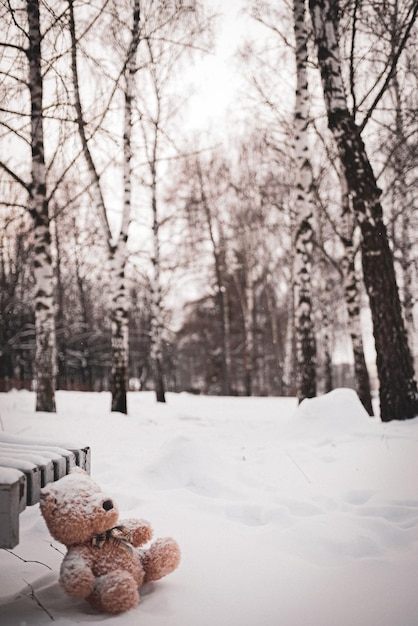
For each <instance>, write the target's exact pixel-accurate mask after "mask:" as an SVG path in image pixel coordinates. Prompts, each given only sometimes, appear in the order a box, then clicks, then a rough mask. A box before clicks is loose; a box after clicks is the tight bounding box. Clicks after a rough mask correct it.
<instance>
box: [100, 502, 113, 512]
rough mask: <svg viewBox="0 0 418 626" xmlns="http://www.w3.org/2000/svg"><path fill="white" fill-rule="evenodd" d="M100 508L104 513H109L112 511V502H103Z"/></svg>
mask: <svg viewBox="0 0 418 626" xmlns="http://www.w3.org/2000/svg"><path fill="white" fill-rule="evenodd" d="M102 507H103V508H104V510H105V511H110V510H111V509H113V502H112V500H105V501H104V502H103V504H102Z"/></svg>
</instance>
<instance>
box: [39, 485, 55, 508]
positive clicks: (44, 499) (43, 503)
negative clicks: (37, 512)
mask: <svg viewBox="0 0 418 626" xmlns="http://www.w3.org/2000/svg"><path fill="white" fill-rule="evenodd" d="M49 487H50V486H49V485H47V486H46V487H44V488H43V489H41V500H40V503H39V505H40V507H41V512H42V515H48V514H50V513H52V511H53V510H54V509H55V506H56V504H57V500H56V498H55V496H54V494H53V493H52V491H51V489H49Z"/></svg>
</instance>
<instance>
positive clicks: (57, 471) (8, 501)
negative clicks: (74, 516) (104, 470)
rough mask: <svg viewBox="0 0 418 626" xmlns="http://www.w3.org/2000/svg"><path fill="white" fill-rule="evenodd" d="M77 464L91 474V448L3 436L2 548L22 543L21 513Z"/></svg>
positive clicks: (0, 457) (0, 442)
mask: <svg viewBox="0 0 418 626" xmlns="http://www.w3.org/2000/svg"><path fill="white" fill-rule="evenodd" d="M75 465H78V466H79V467H81V468H82V469H84V470H86V472H88V473H90V448H89V447H88V446H86V447H80V446H79V445H77V444H74V443H69V442H57V441H54V442H50V441H45V440H43V439H35V438H26V437H19V436H17V435H9V434H6V433H3V432H1V433H0V548H14V547H15V546H16V545H17V544H18V543H19V513H21V512H22V511H23V510H24V509H25V507H26V506H31V505H33V504H36V503H38V502H39V500H40V492H41V489H42V487H44V486H45V485H47V484H48V483H50V482H53V481H55V480H59V479H60V478H62V476H65V475H66V474H68V473H69V472H70V470H71V468H72V467H74V466H75Z"/></svg>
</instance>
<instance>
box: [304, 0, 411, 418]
mask: <svg viewBox="0 0 418 626" xmlns="http://www.w3.org/2000/svg"><path fill="white" fill-rule="evenodd" d="M338 8H339V7H338V2H332V3H331V2H330V1H329V0H310V10H311V16H312V22H313V27H314V34H315V42H316V47H317V52H318V62H319V67H320V71H321V77H322V86H323V92H324V98H325V104H326V109H327V114H328V125H329V128H330V130H331V132H332V134H333V137H334V139H335V142H336V145H337V148H338V152H339V158H340V159H341V163H342V168H343V172H344V176H345V179H346V182H347V188H348V193H349V195H350V199H351V202H352V207H353V211H354V214H355V216H356V219H357V221H358V223H359V225H360V229H361V234H362V238H361V250H362V264H363V278H364V282H365V286H366V291H367V294H368V296H369V302H370V309H371V313H372V320H373V333H374V338H375V345H376V353H377V369H378V375H379V381H380V389H379V394H380V413H381V418H382V420H383V421H388V420H391V419H407V418H412V417H415V416H416V415H417V414H418V392H417V385H416V381H415V377H414V370H413V364H412V357H411V353H410V350H409V347H408V342H407V335H406V331H405V325H404V321H403V317H402V311H401V303H400V299H399V292H398V287H397V282H396V276H395V270H394V263H393V255H392V251H391V248H390V246H389V241H388V236H387V231H386V226H385V224H384V221H383V211H382V206H381V202H380V194H381V192H380V190H379V189H378V187H377V183H376V178H375V175H374V173H373V169H372V166H371V164H370V161H369V158H368V155H367V153H366V149H365V146H364V143H363V140H362V138H361V134H360V129H359V127H358V126H357V125H356V123H355V121H354V118H353V115H352V113H351V112H350V110H349V108H348V104H347V97H346V92H345V88H344V83H343V78H342V68H341V59H340V52H339V46H338V30H337V25H338V19H337V16H338Z"/></svg>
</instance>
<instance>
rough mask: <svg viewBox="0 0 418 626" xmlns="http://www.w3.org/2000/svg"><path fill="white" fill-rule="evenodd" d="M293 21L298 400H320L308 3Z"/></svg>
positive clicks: (298, 1) (299, 0)
mask: <svg viewBox="0 0 418 626" xmlns="http://www.w3.org/2000/svg"><path fill="white" fill-rule="evenodd" d="M293 17H294V29H295V39H296V80H297V85H296V103H295V119H294V126H295V153H296V163H297V168H298V171H297V173H296V176H297V197H296V215H297V217H296V220H297V223H296V240H295V247H296V255H295V325H296V359H297V380H296V386H297V397H298V400H299V402H301V401H302V400H303V399H304V398H312V397H314V396H316V342H315V332H314V325H313V319H312V297H311V273H312V249H313V227H312V220H313V213H314V202H313V194H312V170H311V164H310V160H309V142H308V115H309V93H308V77H307V61H308V52H307V46H306V41H307V36H306V26H305V5H304V0H294V2H293Z"/></svg>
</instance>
